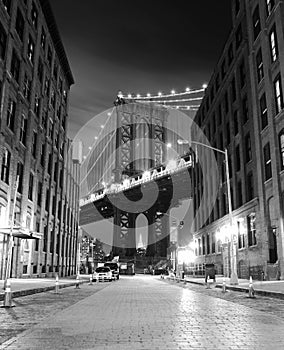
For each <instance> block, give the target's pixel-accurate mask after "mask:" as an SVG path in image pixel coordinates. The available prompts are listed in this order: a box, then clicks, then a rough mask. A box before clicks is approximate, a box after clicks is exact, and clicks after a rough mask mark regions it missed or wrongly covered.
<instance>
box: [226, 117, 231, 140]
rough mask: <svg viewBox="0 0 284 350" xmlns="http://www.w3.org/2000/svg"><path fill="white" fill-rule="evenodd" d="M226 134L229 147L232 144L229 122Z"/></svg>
mask: <svg viewBox="0 0 284 350" xmlns="http://www.w3.org/2000/svg"><path fill="white" fill-rule="evenodd" d="M226 134H227V145H229V144H230V142H231V133H230V122H229V121H228V122H227V124H226Z"/></svg>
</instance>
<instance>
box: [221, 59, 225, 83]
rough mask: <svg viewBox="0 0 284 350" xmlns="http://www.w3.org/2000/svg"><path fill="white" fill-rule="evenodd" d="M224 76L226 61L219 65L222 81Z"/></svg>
mask: <svg viewBox="0 0 284 350" xmlns="http://www.w3.org/2000/svg"><path fill="white" fill-rule="evenodd" d="M225 75H226V61H225V60H224V61H223V62H222V65H221V78H222V80H223V79H224V78H225Z"/></svg>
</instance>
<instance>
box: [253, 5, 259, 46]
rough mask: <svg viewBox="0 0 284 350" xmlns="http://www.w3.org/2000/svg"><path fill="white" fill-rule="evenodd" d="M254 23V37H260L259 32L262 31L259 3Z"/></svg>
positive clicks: (254, 15)
mask: <svg viewBox="0 0 284 350" xmlns="http://www.w3.org/2000/svg"><path fill="white" fill-rule="evenodd" d="M252 23H253V38H254V40H255V39H256V38H257V37H258V34H259V33H260V31H261V25H260V17H259V6H258V5H257V6H256V8H255V10H254V11H253V15H252Z"/></svg>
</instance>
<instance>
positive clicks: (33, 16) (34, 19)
mask: <svg viewBox="0 0 284 350" xmlns="http://www.w3.org/2000/svg"><path fill="white" fill-rule="evenodd" d="M37 19H38V12H37V8H36V6H35V3H34V2H33V4H32V10H31V20H32V24H33V26H34V27H35V28H37Z"/></svg>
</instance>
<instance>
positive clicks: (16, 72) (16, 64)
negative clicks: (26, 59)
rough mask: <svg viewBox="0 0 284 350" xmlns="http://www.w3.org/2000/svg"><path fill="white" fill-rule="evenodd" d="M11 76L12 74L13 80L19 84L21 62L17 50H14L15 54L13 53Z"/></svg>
mask: <svg viewBox="0 0 284 350" xmlns="http://www.w3.org/2000/svg"><path fill="white" fill-rule="evenodd" d="M11 74H12V76H13V78H14V79H15V80H16V81H17V82H19V77H20V60H19V57H18V55H17V54H16V51H15V50H13V53H12V60H11Z"/></svg>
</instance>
